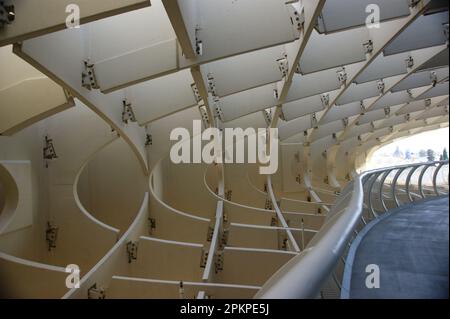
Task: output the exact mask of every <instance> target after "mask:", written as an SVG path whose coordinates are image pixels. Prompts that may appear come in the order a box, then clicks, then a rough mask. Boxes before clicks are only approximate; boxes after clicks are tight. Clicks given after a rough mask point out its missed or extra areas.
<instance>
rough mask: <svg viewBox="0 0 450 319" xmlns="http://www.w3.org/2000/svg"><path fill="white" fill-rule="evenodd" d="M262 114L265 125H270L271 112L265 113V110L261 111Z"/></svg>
mask: <svg viewBox="0 0 450 319" xmlns="http://www.w3.org/2000/svg"><path fill="white" fill-rule="evenodd" d="M262 113H263V116H264V120H265V121H266V125H267V126H269V125H270V123H272V112H271V111H267V110H263V111H262Z"/></svg>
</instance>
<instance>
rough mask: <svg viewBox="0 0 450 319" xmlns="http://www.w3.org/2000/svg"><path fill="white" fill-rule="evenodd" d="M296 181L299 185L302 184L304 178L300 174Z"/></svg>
mask: <svg viewBox="0 0 450 319" xmlns="http://www.w3.org/2000/svg"><path fill="white" fill-rule="evenodd" d="M295 181H296V182H297V183H298V184H301V183H302V176H301V175H300V174H298V175H297V176H296V177H295Z"/></svg>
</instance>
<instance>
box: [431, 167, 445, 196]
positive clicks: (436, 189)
mask: <svg viewBox="0 0 450 319" xmlns="http://www.w3.org/2000/svg"><path fill="white" fill-rule="evenodd" d="M445 164H446V163H440V164H439V165H438V167H436V170H435V171H434V174H433V188H434V192H435V194H436V196H440V194H439V190H438V187H437V177H438V174H439V171H440V170H441V168H442V167H444V165H445Z"/></svg>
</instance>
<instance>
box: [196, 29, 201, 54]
mask: <svg viewBox="0 0 450 319" xmlns="http://www.w3.org/2000/svg"><path fill="white" fill-rule="evenodd" d="M199 31H200V27H198V26H197V27H196V28H195V53H197V55H200V56H202V55H203V42H202V40H200V39H199V36H198V33H199Z"/></svg>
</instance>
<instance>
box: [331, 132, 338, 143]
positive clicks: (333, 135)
mask: <svg viewBox="0 0 450 319" xmlns="http://www.w3.org/2000/svg"><path fill="white" fill-rule="evenodd" d="M331 137H332V138H333V140H335V141H337V134H336V133H333V134H332V135H331Z"/></svg>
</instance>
